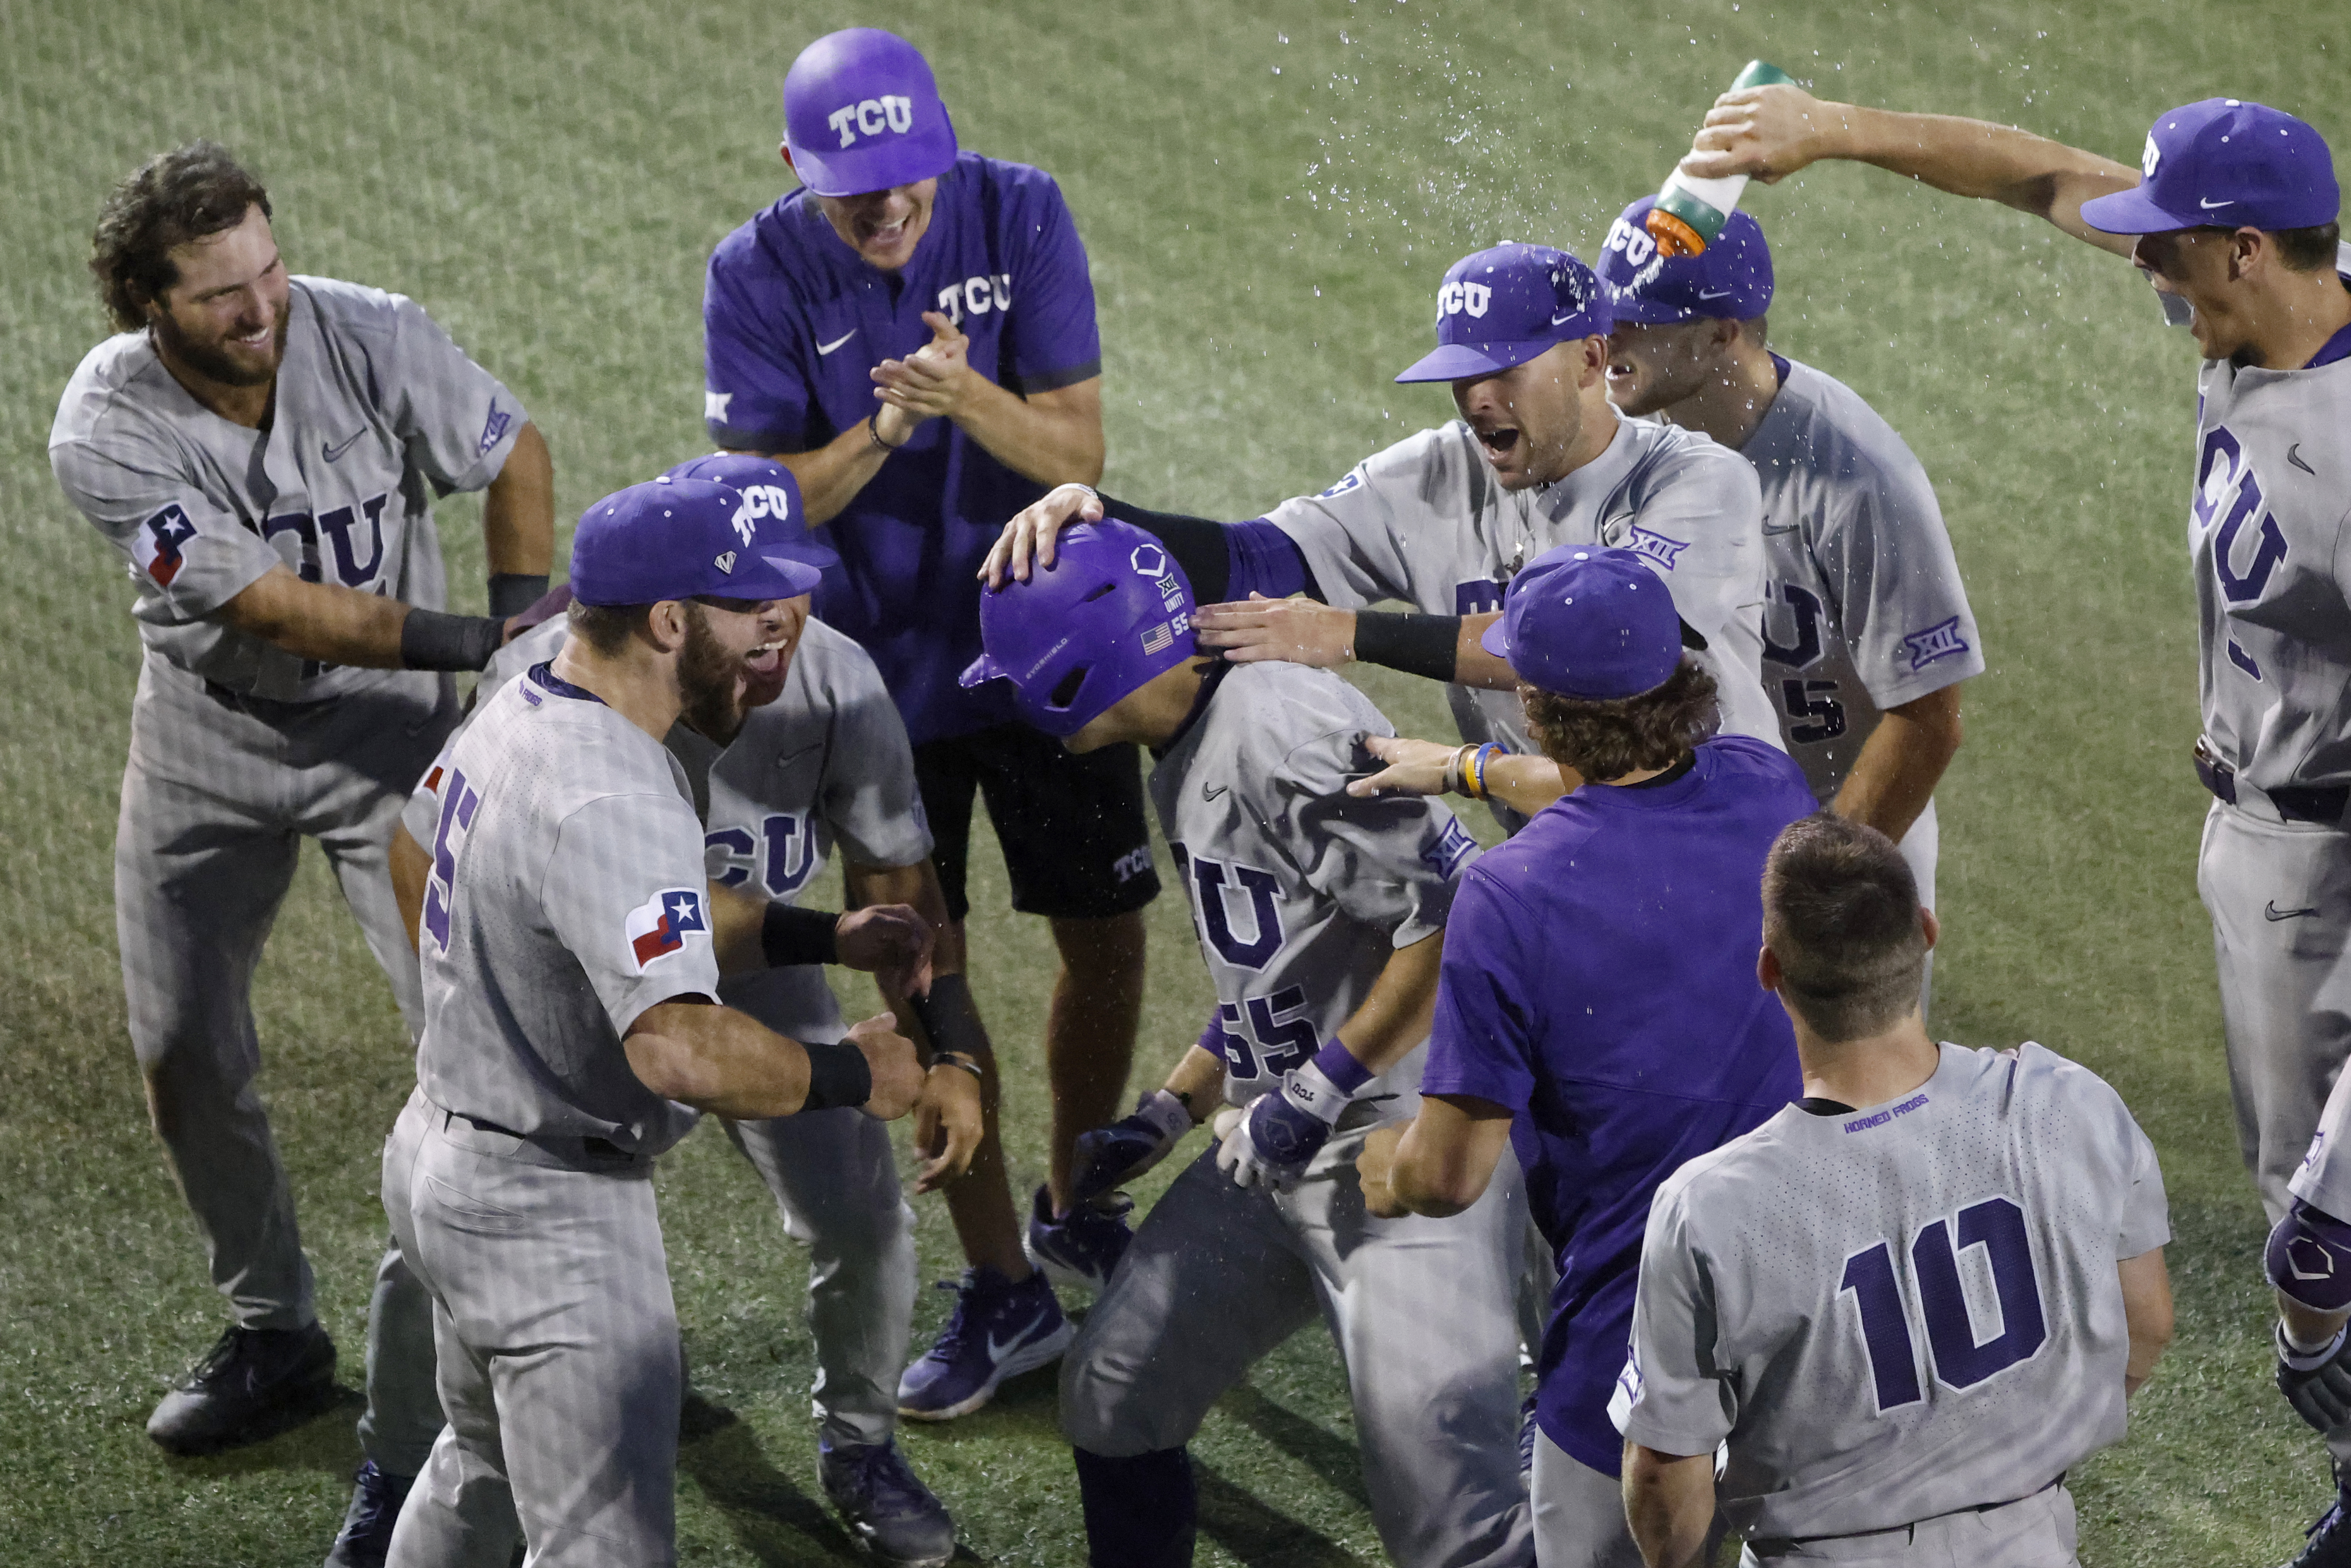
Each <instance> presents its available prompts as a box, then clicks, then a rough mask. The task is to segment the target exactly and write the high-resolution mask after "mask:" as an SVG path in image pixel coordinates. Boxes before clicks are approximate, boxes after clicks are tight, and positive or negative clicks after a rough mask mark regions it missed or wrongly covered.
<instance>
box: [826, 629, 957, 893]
mask: <svg viewBox="0 0 2351 1568" xmlns="http://www.w3.org/2000/svg"><path fill="white" fill-rule="evenodd" d="M848 652H849V653H851V654H852V655H854V656H853V657H843V658H839V659H834V660H829V661H828V664H829V666H830V667H829V668H828V670H827V672H826V680H825V685H826V687H827V688H828V695H831V699H832V704H833V707H832V726H831V738H830V740H829V742H828V744H827V746H826V747H825V758H824V775H823V779H822V782H821V783H820V785H819V786H818V799H817V809H818V810H819V811H820V812H821V813H822V814H823V817H824V820H825V823H826V825H827V827H829V828H830V829H831V833H832V837H833V841H834V842H836V843H838V844H839V845H840V846H841V857H842V858H843V859H844V860H846V861H848V862H852V863H853V864H857V865H868V866H907V865H914V864H915V863H916V862H920V861H923V860H926V859H928V858H929V856H930V852H931V829H930V823H929V821H928V820H927V819H926V818H925V816H924V815H923V797H922V791H921V790H920V789H918V788H917V787H916V786H915V782H914V747H913V745H912V743H910V742H909V741H908V740H907V738H906V724H905V720H904V719H903V718H901V717H899V716H898V705H897V704H896V703H894V702H892V701H891V700H890V693H889V690H888V688H886V687H885V686H883V684H882V675H881V672H879V671H878V670H876V669H875V668H874V667H873V662H872V659H870V658H869V657H867V656H866V655H865V653H864V652H863V651H862V649H856V648H852V649H850V650H849V651H848Z"/></svg>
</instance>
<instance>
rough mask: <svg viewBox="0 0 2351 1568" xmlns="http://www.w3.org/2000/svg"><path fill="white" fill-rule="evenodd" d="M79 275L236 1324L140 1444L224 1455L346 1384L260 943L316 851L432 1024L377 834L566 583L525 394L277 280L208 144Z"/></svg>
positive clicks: (169, 911)
mask: <svg viewBox="0 0 2351 1568" xmlns="http://www.w3.org/2000/svg"><path fill="white" fill-rule="evenodd" d="M90 268H91V271H92V272H93V273H94V274H96V276H97V278H98V282H99V293H100V295H101V296H102V298H104V300H105V303H106V308H107V311H108V313H109V315H110V317H111V318H112V320H113V324H114V325H115V327H116V328H117V329H119V335H118V336H115V337H112V338H110V339H108V340H106V341H105V342H103V343H100V344H99V346H98V347H97V348H95V349H93V350H90V352H89V355H88V356H87V357H86V358H85V359H84V360H83V361H82V362H81V365H80V367H79V368H78V370H77V371H75V372H74V376H73V379H72V381H71V382H68V385H67V387H66V392H65V395H64V397H63V398H62V399H61V400H59V402H58V405H57V422H56V423H55V425H54V426H53V427H52V428H51V431H50V434H49V458H50V462H51V464H52V465H53V466H54V467H55V469H56V471H57V481H58V484H59V485H60V486H62V487H63V488H64V490H65V492H66V495H67V496H68V498H69V499H71V500H72V501H73V503H74V505H75V506H76V507H79V508H80V510H81V511H82V513H83V515H84V516H86V517H89V520H90V522H91V523H92V525H94V526H95V527H96V528H98V530H99V533H100V534H101V535H103V536H104V537H105V538H106V540H107V542H108V543H110V544H111V545H112V546H113V547H114V548H115V549H118V550H120V551H121V552H122V554H123V556H124V558H125V559H126V560H127V561H128V563H129V566H130V572H131V581H132V583H133V584H134V586H135V587H136V589H137V591H138V600H137V602H136V604H135V605H134V607H133V609H132V614H133V615H134V616H135V617H136V618H137V620H138V622H139V632H140V640H141V643H143V644H144V648H145V656H144V658H143V660H142V662H141V670H140V676H139V692H138V696H137V698H136V700H135V703H134V705H133V706H132V709H131V755H130V761H129V765H128V766H127V768H125V770H124V773H123V780H122V804H121V816H120V823H119V826H118V828H117V830H116V838H115V858H114V902H115V928H116V933H117V936H118V937H119V939H120V945H121V948H122V979H123V991H124V994H125V998H126V1000H127V1002H128V1004H129V1012H130V1028H131V1045H132V1047H133V1049H134V1050H135V1051H136V1052H137V1054H138V1058H139V1064H140V1068H141V1071H142V1072H143V1074H144V1075H145V1079H146V1088H147V1100H148V1106H149V1109H150V1112H151V1113H152V1118H153V1122H154V1126H155V1131H156V1133H157V1134H158V1135H159V1136H160V1137H161V1138H162V1142H163V1146H164V1152H165V1157H166V1159H167V1160H168V1161H169V1163H170V1165H171V1167H172V1175H173V1176H175V1177H176V1178H177V1180H178V1181H179V1184H180V1188H181V1191H182V1193H183V1195H184V1196H185V1197H186V1199H187V1203H188V1207H189V1208H190V1209H191V1210H192V1211H193V1214H194V1216H195V1220H196V1228H197V1231H198V1233H199V1235H201V1236H202V1238H203V1239H204V1246H205V1249H206V1251H207V1252H208V1254H209V1255H210V1260H211V1268H212V1279H213V1283H214V1286H215V1287H217V1288H218V1289H219V1290H220V1291H221V1292H222V1294H224V1295H225V1296H226V1297H227V1298H228V1299H229V1304H230V1311H231V1314H232V1323H231V1326H230V1327H229V1329H228V1330H227V1332H226V1333H223V1334H222V1336H221V1338H220V1340H219V1342H218V1343H216V1344H214V1346H213V1348H212V1350H211V1351H210V1352H208V1353H207V1354H205V1355H204V1357H203V1358H202V1359H201V1360H200V1361H199V1362H197V1363H196V1364H195V1365H194V1366H193V1368H192V1369H191V1371H190V1372H189V1373H188V1375H186V1377H185V1378H184V1379H183V1381H182V1382H181V1384H180V1385H179V1386H178V1387H176V1388H174V1389H173V1390H172V1392H171V1393H170V1394H169V1395H167V1396H165V1397H164V1399H163V1401H162V1404H160V1405H158V1406H156V1408H155V1412H154V1415H153V1416H152V1418H151V1419H150V1420H149V1422H148V1427H147V1431H148V1435H149V1436H150V1437H152V1438H154V1440H155V1441H156V1442H158V1443H160V1444H162V1446H163V1447H164V1448H168V1449H170V1450H172V1452H174V1453H181V1454H191V1453H202V1452H208V1451H211V1450H214V1449H217V1448H225V1447H229V1446H232V1445H234V1444H237V1443H243V1442H250V1441H253V1440H256V1439H257V1438H259V1437H265V1436H266V1435H268V1434H269V1433H270V1432H272V1431H276V1430H278V1429H280V1428H282V1427H285V1426H286V1425H287V1424H289V1423H291V1422H292V1421H295V1420H298V1419H299V1418H301V1417H302V1416H305V1415H307V1414H308V1413H310V1412H312V1411H314V1410H316V1409H319V1408H320V1407H322V1406H324V1404H325V1403H326V1401H327V1400H328V1399H329V1398H330V1397H331V1396H332V1391H333V1386H334V1364H335V1348H334V1344H333V1343H332V1342H331V1341H330V1340H329V1338H328V1336H327V1333H326V1331H325V1329H323V1328H322V1327H320V1325H319V1321H318V1312H317V1308H316V1305H315V1303H314V1300H313V1293H312V1284H311V1277H310V1268H309V1264H308V1261H307V1260H305V1258H304V1257H303V1253H302V1245H301V1239H300V1236H299V1235H298V1232H297V1230H296V1227H295V1218H294V1199H293V1193H292V1191H291V1189H290V1187H289V1186H288V1183H287V1175H286V1170H285V1167H284V1166H283V1165H282V1164H281V1163H280V1162H279V1159H278V1155H277V1146H276V1145H275V1143H274V1141H273V1140H272V1138H271V1134H270V1130H269V1121H268V1117H267V1116H266V1113H264V1112H263V1110H262V1106H261V1101H260V1098H259V1097H258V1096H257V1095H256V1093H255V1092H254V1088H253V1079H254V1075H255V1073H256V1071H257V1070H258V1068H259V1066H260V1052H259V1047H258V1044H257V1042H256V1039H255V1035H254V1025H253V1013H252V1008H251V1001H250V993H251V989H252V982H253V972H254V966H255V964H256V962H257V961H258V959H259V957H260V956H261V946H262V943H263V941H264V939H265V938H266V936H267V935H268V932H269V928H270V924H271V921H272V920H273V919H274V918H275V916H276V915H277V906H278V904H279V902H280V901H281V900H282V899H283V898H284V897H285V894H286V889H287V883H288V880H289V879H290V878H291V877H292V875H293V873H294V865H295V860H296V856H297V854H298V851H299V848H300V845H301V841H302V840H303V839H304V838H306V837H308V838H314V839H316V840H318V841H319V846H320V847H321V848H322V849H324V850H325V852H326V854H327V860H328V863H329V865H330V866H332V867H333V869H334V872H335V874H336V877H337V879H338V881H339V882H340V883H341V885H342V890H343V896H344V898H345V900H346V901H347V902H348V903H349V904H350V907H351V912H352V914H353V915H356V916H357V917H358V919H359V922H360V929H361V930H362V931H364V932H365V933H366V936H367V939H368V946H369V947H370V948H371V950H372V951H373V952H374V954H375V956H376V960H377V962H378V963H380V964H381V965H382V966H383V967H384V970H385V972H386V973H387V974H388V975H389V976H390V977H391V979H392V993H393V995H394V997H395V998H397V999H398V1001H399V1003H400V1008H401V1011H402V1015H403V1017H404V1018H405V1019H407V1021H408V1025H409V1028H410V1030H412V1032H413V1030H416V1029H417V1028H418V1027H420V1026H421V1023H422V1019H423V1004H422V1000H421V998H420V995H419V991H418V982H417V976H416V961H415V957H414V955H413V953H412V952H411V951H410V948H409V946H408V943H407V942H406V940H405V939H404V938H403V936H402V932H401V928H400V920H399V916H398V914H397V912H396V910H395V908H394V905H393V902H392V890H391V887H390V885H389V883H388V882H387V880H386V878H385V875H384V842H385V837H386V835H387V833H388V832H389V831H390V829H391V825H392V819H393V818H394V817H395V816H396V815H397V814H398V812H399V810H400V805H401V802H402V800H404V799H405V798H406V797H405V791H406V787H407V785H408V783H409V782H410V781H411V780H412V779H414V778H415V777H416V775H417V774H418V773H419V772H420V771H421V770H422V769H423V767H424V765H425V764H426V763H427V762H428V761H430V760H431V758H432V756H433V753H434V749H435V748H436V747H439V745H440V744H441V740H442V737H444V736H445V735H446V734H447V733H448V730H449V727H450V726H451V725H452V724H453V723H454V722H455V719H456V701H455V687H454V683H453V681H452V678H451V676H450V675H449V674H447V673H446V672H450V671H455V670H477V669H480V668H481V667H482V664H483V663H484V661H485V660H486V659H487V658H488V657H489V656H490V654H491V653H492V652H493V651H494V650H496V648H497V646H498V644H499V642H500V641H501V639H502V637H503V635H504V630H505V622H504V620H503V618H504V617H506V616H508V615H511V614H512V613H513V612H516V611H518V610H520V609H522V608H523V607H524V606H526V605H528V604H529V603H530V602H531V601H532V600H533V599H535V598H536V597H538V594H539V593H540V592H541V591H543V590H544V589H545V588H546V586H547V570H548V560H549V553H550V550H551V548H552V542H553V538H554V528H555V515H554V498H553V497H554V491H553V485H554V478H553V474H552V471H551V468H550V465H549V458H548V452H547V446H546V444H545V443H544V442H543V441H542V440H541V439H540V438H539V434H538V430H537V429H536V428H535V427H534V426H533V425H532V424H530V423H528V420H527V419H526V417H525V416H524V413H523V410H522V406H521V404H520V403H519V402H517V400H516V398H515V396H514V394H513V393H512V392H508V391H507V389H506V388H505V387H504V386H502V385H500V384H499V383H498V382H497V381H496V379H494V378H493V377H491V376H490V375H489V374H488V373H487V372H486V371H483V370H482V369H481V368H480V367H479V366H477V365H475V363H474V362H473V361H471V360H469V359H467V358H466V357H465V354H464V353H463V352H462V351H461V350H459V349H458V348H457V346H456V345H455V344H454V343H452V342H451V341H450V340H449V339H448V337H447V335H446V334H445V333H444V332H443V331H442V330H441V329H440V328H439V327H437V326H435V325H434V323H433V321H432V319H430V318H429V317H427V316H426V315H425V313H424V312H423V309H422V308H419V307H418V306H417V305H416V303H415V302H414V301H413V300H411V299H408V298H403V297H402V296H400V295H397V294H385V293H381V292H380V291H378V290H376V289H373V288H366V287H360V286H359V285H357V284H350V283H340V282H337V281H334V280H332V279H329V278H323V277H290V276H288V274H287V270H286V267H285V264H284V262H283V261H282V260H281V259H280V258H279V256H278V253H277V242H276V241H275V239H274V238H273V237H272V235H271V232H270V207H269V197H268V194H267V193H266V191H264V190H263V188H262V186H261V184H260V183H258V182H257V181H256V180H255V179H254V178H253V176H252V175H251V174H249V173H247V172H246V171H245V170H243V169H241V168H239V167H238V166H237V164H236V163H235V162H234V161H233V160H232V159H231V158H230V157H229V155H228V153H227V152H225V151H224V150H223V149H221V148H220V147H217V146H215V145H214V144H212V143H210V142H204V141H199V142H194V143H192V144H190V145H188V146H185V147H182V148H179V149H177V150H176V151H173V152H166V153H162V154H161V155H159V156H157V157H155V158H153V159H152V160H150V161H149V162H147V163H146V164H144V165H143V166H141V168H140V169H139V170H138V171H136V172H133V173H132V174H131V176H130V177H129V178H128V179H126V180H125V181H123V183H121V184H120V185H119V186H117V187H116V188H115V190H114V191H113V193H111V194H110V196H109V197H108V198H107V202H106V204H105V207H104V209H103V211H102V212H101V214H100V216H99V225H98V231H97V235H96V237H95V240H94V242H93V245H92V250H91V256H90ZM481 489H486V490H487V492H488V494H487V498H486V503H485V505H484V507H483V512H482V526H483V533H484V536H485V540H486V546H487V554H488V558H489V567H490V573H491V576H490V585H489V595H490V608H491V611H492V613H491V615H489V616H469V615H449V614H444V613H443V612H442V610H441V606H442V604H443V603H444V585H443V572H442V565H441V547H440V540H439V538H438V537H437V536H436V535H435V533H434V527H433V515H432V508H431V497H432V496H433V495H434V494H435V493H445V492H447V491H450V490H481ZM434 672H440V673H437V674H436V673H434Z"/></svg>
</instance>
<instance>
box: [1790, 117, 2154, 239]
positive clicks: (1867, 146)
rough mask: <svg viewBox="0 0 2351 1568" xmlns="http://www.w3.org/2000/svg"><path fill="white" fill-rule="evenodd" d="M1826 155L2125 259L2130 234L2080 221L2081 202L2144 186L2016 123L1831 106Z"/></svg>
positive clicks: (2112, 165) (2116, 167)
mask: <svg viewBox="0 0 2351 1568" xmlns="http://www.w3.org/2000/svg"><path fill="white" fill-rule="evenodd" d="M1821 107H1822V108H1823V110H1826V111H1827V114H1826V115H1825V116H1824V117H1823V136H1824V138H1825V139H1826V141H1827V142H1828V146H1829V148H1830V149H1831V150H1830V151H1829V152H1827V153H1826V154H1825V155H1826V156H1830V157H1839V158H1849V159H1852V160H1854V161H1855V162H1862V163H1874V164H1876V166H1877V167H1879V168H1881V169H1885V170H1887V171H1890V172H1893V173H1896V174H1903V175H1907V176H1908V177H1909V178H1911V179H1913V180H1918V181H1921V182H1923V183H1927V184H1929V185H1932V186H1934V187H1935V188H1936V189H1937V190H1938V191H1948V192H1949V193H1951V194H1953V195H1955V196H1970V197H1974V198H1977V199H1980V200H1984V201H1992V202H1998V203H2000V204H2001V205H2003V206H2010V207H2014V208H2015V209H2016V210H2017V211H2019V212H2022V213H2029V214H2032V216H2034V217H2037V218H2045V219H2047V220H2048V221H2049V222H2051V223H2053V224H2054V225H2057V226H2058V227H2059V228H2061V229H2064V231H2065V232H2066V233H2067V234H2069V235H2073V236H2074V238H2075V239H2079V240H2085V241H2087V242H2088V243H2090V244H2092V245H2095V246H2098V247H2099V248H2100V249H2103V250H2111V251H2114V252H2116V254H2127V252H2128V250H2129V247H2130V242H2129V240H2128V239H2127V238H2126V237H2118V236H2116V235H2107V234H2101V233H2099V232H2098V231H2097V230H2095V229H2093V228H2091V227H2089V226H2088V225H2085V224H2084V223H2083V222H2082V204H2083V203H2084V202H2085V201H2087V200H2089V199H2090V198H2091V197H2093V196H2103V195H2105V194H2106V193H2109V192H2112V191H2126V190H2129V189H2130V188H2131V187H2133V186H2135V185H2137V183H2138V172H2137V170H2135V169H2130V168H2127V167H2126V166H2125V165H2123V164H2120V163H2117V162H2115V161H2114V160H2113V159H2111V158H2102V157H2100V156H2099V155H2098V154H2096V153H2095V152H2084V151H2083V150H2082V149H2080V148H2078V147H2068V146H2066V145H2065V144H2064V142H2062V141H2050V140H2049V139H2048V138H2047V137H2045V136H2035V135H2033V134H2032V132H2031V131H2019V130H2017V129H2016V128H2014V127H2013V126H2007V125H1994V124H1992V123H1991V122H1990V121H1988V120H1967V119H1962V118H1961V117H1959V116H1958V115H1951V114H1904V113H1900V112H1897V111H1896V110H1883V109H1862V108H1858V107H1855V105H1852V104H1842V103H1827V104H1823V105H1822V106H1821Z"/></svg>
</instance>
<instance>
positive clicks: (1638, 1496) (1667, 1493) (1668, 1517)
mask: <svg viewBox="0 0 2351 1568" xmlns="http://www.w3.org/2000/svg"><path fill="white" fill-rule="evenodd" d="M1625 1521H1626V1522H1627V1523H1628V1524H1630V1525H1631V1526H1632V1528H1633V1542H1634V1544H1635V1545H1636V1546H1638V1547H1639V1548H1640V1549H1641V1561H1642V1562H1643V1563H1646V1564H1647V1568H1697V1565H1698V1562H1699V1559H1700V1558H1701V1556H1702V1555H1703V1554H1704V1553H1705V1551H1706V1532H1707V1528H1708V1526H1709V1525H1711V1524H1712V1523H1713V1522H1714V1456H1713V1455H1712V1454H1692V1455H1688V1456H1687V1457H1685V1456H1682V1455H1678V1454H1661V1453H1659V1452H1657V1451H1656V1449H1655V1448H1643V1447H1642V1446H1641V1445H1640V1444H1638V1443H1626V1444H1625Z"/></svg>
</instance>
